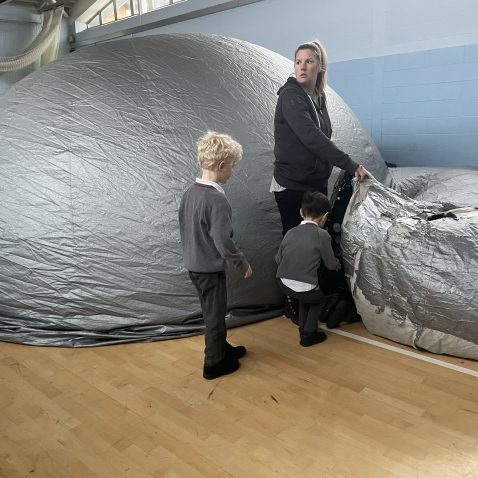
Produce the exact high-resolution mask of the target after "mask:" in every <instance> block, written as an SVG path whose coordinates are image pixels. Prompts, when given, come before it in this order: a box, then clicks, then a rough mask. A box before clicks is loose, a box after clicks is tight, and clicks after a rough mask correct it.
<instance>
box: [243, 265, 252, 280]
mask: <svg viewBox="0 0 478 478" xmlns="http://www.w3.org/2000/svg"><path fill="white" fill-rule="evenodd" d="M251 275H252V268H251V266H250V265H249V266H248V267H247V270H246V273H245V274H244V279H249V277H251Z"/></svg>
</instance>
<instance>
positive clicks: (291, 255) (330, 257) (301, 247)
mask: <svg viewBox="0 0 478 478" xmlns="http://www.w3.org/2000/svg"><path fill="white" fill-rule="evenodd" d="M276 262H277V264H278V267H277V274H276V277H278V278H281V279H292V280H296V281H300V282H305V283H307V284H317V283H318V278H317V272H318V270H319V266H320V264H321V263H322V262H323V263H324V265H325V267H327V269H330V270H335V269H337V267H338V266H339V264H340V263H339V261H338V259H337V258H336V257H335V255H334V251H333V250H332V244H331V239H330V235H329V233H328V232H327V231H326V230H324V229H322V228H321V227H319V226H317V225H315V224H311V223H305V224H300V225H298V226H296V227H294V228H292V229H291V230H289V231H288V232H287V234H286V235H285V236H284V239H282V243H281V245H280V247H279V250H278V252H277V254H276Z"/></svg>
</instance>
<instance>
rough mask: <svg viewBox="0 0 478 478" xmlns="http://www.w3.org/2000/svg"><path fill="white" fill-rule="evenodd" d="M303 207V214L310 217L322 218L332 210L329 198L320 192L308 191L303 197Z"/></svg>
mask: <svg viewBox="0 0 478 478" xmlns="http://www.w3.org/2000/svg"><path fill="white" fill-rule="evenodd" d="M301 207H302V214H303V215H304V216H308V217H320V216H322V214H325V213H326V212H330V211H331V210H332V207H331V205H330V202H329V199H328V198H327V196H326V195H325V194H322V193H319V192H318V191H306V192H305V193H304V195H303V196H302V204H301Z"/></svg>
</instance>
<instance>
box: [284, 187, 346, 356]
mask: <svg viewBox="0 0 478 478" xmlns="http://www.w3.org/2000/svg"><path fill="white" fill-rule="evenodd" d="M330 211H331V206H330V202H329V200H328V199H327V196H325V195H324V194H322V193H320V192H315V191H314V192H311V191H307V192H305V193H304V196H303V198H302V205H301V209H300V215H301V216H302V219H303V221H302V222H301V223H300V224H299V225H298V226H296V227H294V228H292V229H290V230H289V231H288V232H287V233H286V235H285V236H284V238H283V240H282V243H281V245H280V247H279V250H278V252H277V254H276V262H277V265H278V267H277V274H276V277H277V282H278V285H279V288H280V289H281V290H282V292H283V293H284V294H285V295H287V296H291V297H295V298H296V299H297V300H298V301H299V335H300V345H302V346H304V347H308V346H310V345H314V344H318V343H320V342H323V341H324V340H326V338H327V336H326V335H325V333H324V332H319V331H318V330H317V328H318V321H319V318H320V314H321V312H322V311H323V308H324V305H325V302H326V296H325V294H324V291H323V290H322V289H321V287H320V284H319V278H318V277H319V269H320V267H321V266H322V267H323V266H325V267H326V268H327V269H330V270H340V267H341V266H340V262H339V261H338V259H337V258H336V257H335V255H334V252H333V250H332V244H331V239H330V235H329V233H328V232H327V231H326V230H325V229H323V227H324V225H325V222H326V221H327V217H328V215H329V213H330Z"/></svg>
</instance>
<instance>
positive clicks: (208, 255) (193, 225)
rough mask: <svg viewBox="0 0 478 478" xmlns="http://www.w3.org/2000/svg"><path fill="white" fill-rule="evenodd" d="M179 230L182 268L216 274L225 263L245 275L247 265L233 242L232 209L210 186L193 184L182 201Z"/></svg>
mask: <svg viewBox="0 0 478 478" xmlns="http://www.w3.org/2000/svg"><path fill="white" fill-rule="evenodd" d="M179 231H180V233H181V242H182V246H183V260H184V266H185V267H186V269H187V270H189V271H192V272H219V271H223V270H225V268H226V261H227V262H229V263H230V264H231V265H232V266H233V267H235V268H237V269H240V270H241V271H243V272H245V271H246V270H247V268H248V266H249V264H248V262H247V260H246V258H245V257H244V254H242V252H241V251H240V250H239V249H238V247H237V246H236V244H235V242H234V241H233V239H232V236H233V229H232V210H231V205H230V204H229V201H228V200H227V198H226V196H225V195H224V194H222V193H221V192H219V191H218V190H217V189H216V188H214V187H213V186H207V185H204V184H199V183H194V184H193V185H192V186H191V187H190V188H189V189H188V190H187V191H186V192H185V193H184V196H183V197H182V199H181V204H180V206H179Z"/></svg>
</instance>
